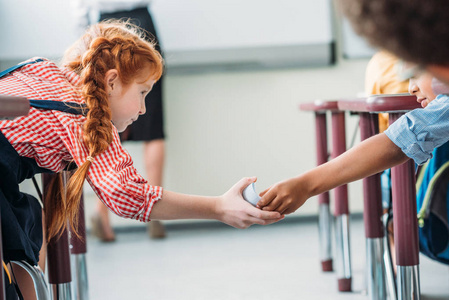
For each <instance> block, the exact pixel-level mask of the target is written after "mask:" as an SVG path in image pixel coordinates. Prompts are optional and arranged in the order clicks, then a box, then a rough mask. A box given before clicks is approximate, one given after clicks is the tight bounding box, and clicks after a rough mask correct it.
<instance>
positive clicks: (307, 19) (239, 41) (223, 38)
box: [151, 0, 333, 51]
mask: <svg viewBox="0 0 449 300" xmlns="http://www.w3.org/2000/svg"><path fill="white" fill-rule="evenodd" d="M151 11H152V12H153V14H154V18H155V20H156V23H157V28H158V31H159V32H160V36H161V40H162V43H163V45H164V47H165V48H166V49H167V50H168V51H172V50H192V49H216V48H221V49H226V48H242V47H255V46H268V45H269V46H272V45H297V44H319V43H330V42H331V41H332V40H333V37H332V31H331V23H330V22H331V18H330V17H331V11H330V5H329V1H328V0H313V1H310V0H276V1H273V0H154V2H153V4H152V6H151Z"/></svg>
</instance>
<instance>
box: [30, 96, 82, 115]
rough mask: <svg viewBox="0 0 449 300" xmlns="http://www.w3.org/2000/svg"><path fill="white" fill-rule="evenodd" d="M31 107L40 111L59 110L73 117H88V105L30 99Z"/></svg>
mask: <svg viewBox="0 0 449 300" xmlns="http://www.w3.org/2000/svg"><path fill="white" fill-rule="evenodd" d="M29 101H30V106H32V107H34V108H39V109H48V110H57V111H62V112H66V113H69V114H73V115H84V116H85V115H86V114H87V106H86V104H79V103H76V102H60V101H53V100H33V99H30V100H29Z"/></svg>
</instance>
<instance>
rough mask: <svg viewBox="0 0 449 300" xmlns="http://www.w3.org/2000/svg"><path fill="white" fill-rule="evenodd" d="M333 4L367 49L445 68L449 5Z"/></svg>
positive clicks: (400, 0)
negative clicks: (375, 48)
mask: <svg viewBox="0 0 449 300" xmlns="http://www.w3.org/2000/svg"><path fill="white" fill-rule="evenodd" d="M336 1H337V6H338V8H339V9H340V10H341V11H342V12H343V14H344V15H345V16H346V17H347V18H348V19H349V21H350V22H351V24H352V26H353V28H354V30H355V31H356V32H357V33H358V34H359V35H361V36H363V37H365V38H366V39H367V40H368V42H369V43H370V44H371V45H373V46H375V47H379V48H383V49H386V50H388V51H390V52H392V53H394V54H396V55H397V56H398V57H401V58H402V59H404V60H407V61H410V62H414V63H417V64H420V65H423V66H426V65H431V64H433V65H443V66H449V1H447V0H336Z"/></svg>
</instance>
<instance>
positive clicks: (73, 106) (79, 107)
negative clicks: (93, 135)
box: [0, 58, 87, 115]
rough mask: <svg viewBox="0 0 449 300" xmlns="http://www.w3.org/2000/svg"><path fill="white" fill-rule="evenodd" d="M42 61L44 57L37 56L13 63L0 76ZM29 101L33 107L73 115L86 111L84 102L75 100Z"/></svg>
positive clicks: (82, 113)
mask: <svg viewBox="0 0 449 300" xmlns="http://www.w3.org/2000/svg"><path fill="white" fill-rule="evenodd" d="M42 61H44V59H42V58H38V59H35V60H31V61H26V62H23V63H20V64H18V65H15V66H13V67H11V68H9V69H6V70H4V71H3V72H0V78H2V77H3V76H5V75H7V74H9V73H11V72H13V71H15V70H17V69H20V68H21V67H23V66H26V65H30V64H34V63H37V62H42ZM29 101H30V106H32V107H34V108H39V109H48V110H57V111H62V112H66V113H69V114H74V115H86V113H87V107H86V105H85V104H79V103H75V102H60V101H52V100H33V99H29Z"/></svg>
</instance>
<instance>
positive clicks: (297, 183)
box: [258, 133, 408, 214]
mask: <svg viewBox="0 0 449 300" xmlns="http://www.w3.org/2000/svg"><path fill="white" fill-rule="evenodd" d="M407 159H408V157H407V156H406V155H405V154H404V153H403V152H402V151H401V149H400V148H399V147H397V146H396V145H395V144H394V143H393V142H392V141H391V140H390V139H389V138H388V137H387V136H386V135H385V134H383V133H382V134H378V135H376V136H373V137H371V138H369V139H367V140H365V141H363V142H362V143H360V144H359V145H357V146H356V147H354V148H352V149H350V150H348V151H346V152H345V153H343V154H342V155H340V156H339V157H337V158H335V159H333V160H331V161H329V162H327V163H325V164H323V165H321V166H318V167H317V168H314V169H312V170H310V171H308V172H306V173H304V174H301V175H299V176H297V177H294V178H291V179H288V180H285V181H282V182H279V183H276V184H275V185H273V186H272V187H270V188H269V189H267V190H265V191H264V192H262V193H261V195H262V199H261V200H260V201H259V203H258V206H259V207H261V208H262V209H263V210H266V211H278V212H280V213H281V214H290V213H292V212H294V211H296V210H297V209H298V208H299V207H300V206H302V205H303V204H304V202H306V200H307V199H308V198H310V197H312V196H315V195H318V194H321V193H323V192H325V191H328V190H330V189H333V188H335V187H337V186H340V185H342V184H346V183H349V182H352V181H355V180H358V179H362V178H365V177H368V176H370V175H373V174H376V173H379V172H381V171H383V170H386V169H388V168H391V167H393V166H395V165H398V164H401V163H403V162H405V161H407Z"/></svg>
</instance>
